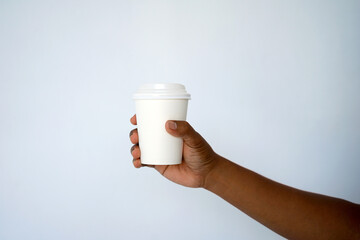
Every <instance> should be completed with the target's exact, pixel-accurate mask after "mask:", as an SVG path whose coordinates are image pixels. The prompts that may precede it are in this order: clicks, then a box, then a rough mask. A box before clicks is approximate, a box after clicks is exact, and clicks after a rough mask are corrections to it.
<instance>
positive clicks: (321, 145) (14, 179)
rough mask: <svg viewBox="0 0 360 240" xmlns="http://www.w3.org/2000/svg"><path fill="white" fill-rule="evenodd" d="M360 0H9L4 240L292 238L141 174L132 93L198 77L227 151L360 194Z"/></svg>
mask: <svg viewBox="0 0 360 240" xmlns="http://www.w3.org/2000/svg"><path fill="white" fill-rule="evenodd" d="M359 12H360V2H359V1H350V0H349V1H340V0H338V1H319V0H318V1H285V0H284V1H280V0H279V1H254V0H249V1H205V0H204V1H198V0H195V1H165V0H163V1H121V0H117V1H115V0H114V1H108V0H104V1H72V0H71V1H70V0H67V1H45V0H44V1H18V0H14V1H9V0H8V1H6V0H1V1H0V239H2V240H15V239H37V240H39V239H52V240H57V239H68V240H72V239H86V240H87V239H282V238H281V237H280V236H278V235H277V234H275V233H273V232H272V231H270V230H268V229H267V228H265V227H264V226H262V225H261V224H259V223H257V222H255V221H254V220H252V219H251V218H249V217H248V216H246V215H245V214H243V213H242V212H240V211H239V210H237V209H236V208H234V207H233V206H231V205H229V204H228V203H226V202H225V201H223V200H222V199H221V198H219V197H217V196H215V195H213V194H211V193H210V192H207V191H205V190H203V189H189V188H185V187H182V186H179V185H176V184H174V183H172V182H169V181H168V180H166V179H165V178H163V177H162V176H161V175H160V174H158V173H157V172H156V171H155V170H153V169H148V168H143V169H140V170H138V169H135V168H133V166H132V157H131V155H130V151H129V149H130V147H131V143H130V142H129V139H128V133H129V131H130V130H131V129H132V126H131V125H130V122H129V118H130V117H131V116H132V114H133V113H134V109H135V108H134V103H133V101H132V99H131V95H132V93H133V92H134V91H135V90H136V88H137V87H138V86H139V85H140V84H141V83H145V82H179V83H183V84H184V85H185V86H186V87H187V90H188V91H189V92H190V93H191V94H192V100H191V102H190V103H189V112H188V121H189V122H190V123H191V124H192V125H193V126H194V128H195V129H196V130H197V131H198V132H200V133H201V134H202V135H203V136H204V137H205V138H206V139H207V140H208V141H209V143H210V144H211V145H212V147H213V148H214V149H215V151H216V152H218V153H219V154H221V155H223V156H225V157H227V158H229V159H231V160H232V161H234V162H237V163H239V164H241V165H243V166H245V167H247V168H250V169H251V170H254V171H256V172H258V173H260V174H263V175H265V176H266V177H269V178H271V179H274V180H276V181H280V182H282V183H284V184H288V185H291V186H294V187H297V188H301V189H304V190H308V191H314V192H319V193H322V194H327V195H332V196H336V197H340V198H345V199H347V200H350V201H353V202H357V203H359V202H360V191H359V189H360V174H359V172H360V147H359V144H360V126H359V123H360V96H359V91H360V45H359V43H360V14H359Z"/></svg>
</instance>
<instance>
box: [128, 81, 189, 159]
mask: <svg viewBox="0 0 360 240" xmlns="http://www.w3.org/2000/svg"><path fill="white" fill-rule="evenodd" d="M178 88H181V90H182V91H183V92H185V93H186V91H185V87H184V86H183V85H181V84H147V85H146V86H145V87H144V85H143V86H142V87H140V89H143V92H141V90H139V91H138V93H137V94H134V100H135V106H136V118H137V128H138V135H139V147H140V152H141V158H140V159H141V163H142V164H149V165H174V164H180V163H181V161H182V151H183V140H182V139H181V138H178V137H174V136H172V135H170V134H169V133H168V132H167V131H166V129H165V123H166V121H167V120H180V121H185V120H186V114H187V106H188V100H189V99H190V95H189V94H187V93H186V94H182V93H181V92H179V89H178ZM144 89H146V90H144ZM159 89H160V90H159ZM174 89H175V90H176V91H175V90H174ZM152 90H153V91H152ZM139 92H141V93H139ZM175 92H176V94H174V93H175Z"/></svg>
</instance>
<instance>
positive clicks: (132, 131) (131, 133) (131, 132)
mask: <svg viewBox="0 0 360 240" xmlns="http://www.w3.org/2000/svg"><path fill="white" fill-rule="evenodd" d="M133 133H134V129H133V130H131V131H130V133H129V137H131V135H133Z"/></svg>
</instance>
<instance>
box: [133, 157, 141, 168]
mask: <svg viewBox="0 0 360 240" xmlns="http://www.w3.org/2000/svg"><path fill="white" fill-rule="evenodd" d="M133 165H134V167H135V168H141V167H142V166H141V160H140V158H138V159H133Z"/></svg>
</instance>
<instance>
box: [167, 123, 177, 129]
mask: <svg viewBox="0 0 360 240" xmlns="http://www.w3.org/2000/svg"><path fill="white" fill-rule="evenodd" d="M169 128H170V129H172V130H176V129H177V124H176V122H173V121H169Z"/></svg>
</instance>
